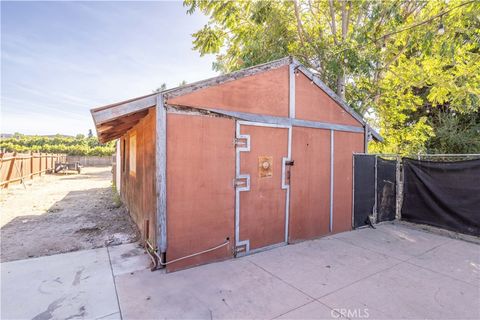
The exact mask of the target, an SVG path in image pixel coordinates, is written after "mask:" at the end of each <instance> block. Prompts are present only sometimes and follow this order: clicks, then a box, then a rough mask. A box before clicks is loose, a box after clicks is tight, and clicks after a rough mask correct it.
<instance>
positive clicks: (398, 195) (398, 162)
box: [395, 156, 404, 220]
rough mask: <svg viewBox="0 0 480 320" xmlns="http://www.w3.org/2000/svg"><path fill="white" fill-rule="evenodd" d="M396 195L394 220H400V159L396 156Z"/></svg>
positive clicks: (401, 180)
mask: <svg viewBox="0 0 480 320" xmlns="http://www.w3.org/2000/svg"><path fill="white" fill-rule="evenodd" d="M395 169H396V170H395V180H396V188H395V189H396V194H395V219H396V220H400V219H401V218H402V200H403V182H404V181H403V179H402V171H403V170H402V157H400V156H397V166H396V168H395Z"/></svg>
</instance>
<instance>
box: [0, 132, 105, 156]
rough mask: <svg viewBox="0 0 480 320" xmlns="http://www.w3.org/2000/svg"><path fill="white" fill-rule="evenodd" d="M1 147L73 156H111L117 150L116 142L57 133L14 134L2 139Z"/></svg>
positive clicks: (14, 150)
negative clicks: (49, 134)
mask: <svg viewBox="0 0 480 320" xmlns="http://www.w3.org/2000/svg"><path fill="white" fill-rule="evenodd" d="M0 149H2V150H5V151H7V152H21V153H25V152H30V151H33V152H46V153H65V154H67V155H71V156H110V155H112V154H113V153H114V152H115V146H114V142H109V143H107V144H101V143H99V142H98V139H97V137H94V136H91V137H85V135H83V134H78V135H77V136H76V137H66V136H61V135H56V136H53V137H50V136H49V137H45V136H27V135H22V134H18V133H16V134H14V135H13V137H12V138H8V139H1V140H0Z"/></svg>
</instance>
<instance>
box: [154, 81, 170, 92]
mask: <svg viewBox="0 0 480 320" xmlns="http://www.w3.org/2000/svg"><path fill="white" fill-rule="evenodd" d="M166 89H167V84H166V83H165V82H164V83H162V85H161V86H160V87H159V88H157V89H155V90H154V91H153V92H162V91H164V90H166Z"/></svg>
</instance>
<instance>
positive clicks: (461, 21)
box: [184, 0, 480, 153]
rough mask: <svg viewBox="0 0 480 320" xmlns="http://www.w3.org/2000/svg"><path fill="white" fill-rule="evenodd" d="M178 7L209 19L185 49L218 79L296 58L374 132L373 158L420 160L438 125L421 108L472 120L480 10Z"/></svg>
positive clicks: (440, 5) (312, 4)
mask: <svg viewBox="0 0 480 320" xmlns="http://www.w3.org/2000/svg"><path fill="white" fill-rule="evenodd" d="M184 5H185V6H187V7H188V10H187V12H189V13H192V12H194V11H195V10H200V11H202V12H203V13H204V14H206V15H208V16H209V22H208V23H207V24H206V25H205V26H204V27H203V28H202V29H201V30H199V31H198V32H196V33H194V34H193V37H194V39H193V44H194V48H195V49H196V50H198V51H199V52H200V53H201V54H202V55H203V54H210V53H213V54H216V55H217V61H216V62H215V64H214V68H215V69H216V70H219V71H222V72H230V71H234V70H237V69H240V68H244V67H248V66H251V65H255V64H258V63H263V62H267V61H270V60H273V59H276V58H281V57H284V56H286V55H294V56H296V57H297V58H299V60H300V61H301V62H302V63H303V64H305V65H306V66H307V67H309V68H310V69H312V70H314V71H315V72H316V73H317V74H318V76H319V77H320V78H321V79H322V80H323V81H324V82H326V83H327V85H329V86H330V87H331V88H332V89H334V90H336V92H337V94H338V95H339V96H341V97H343V98H345V99H346V100H347V102H348V103H349V104H351V105H352V107H354V108H355V109H356V110H357V111H358V112H359V113H361V114H362V115H364V116H367V118H369V119H370V121H371V122H372V125H373V126H375V127H380V128H381V131H382V134H383V135H384V137H385V138H386V143H385V144H382V145H379V144H375V145H373V146H372V147H373V148H374V149H375V150H377V151H387V150H392V151H393V150H395V152H401V153H410V152H418V151H424V150H425V148H426V145H427V142H428V141H429V139H431V138H433V137H434V135H435V132H436V130H435V128H434V127H433V126H434V125H435V124H436V122H433V121H431V119H430V118H431V116H430V115H428V114H427V115H425V114H422V113H421V112H417V111H418V110H420V109H425V110H427V107H428V108H436V107H437V106H439V105H446V106H448V107H449V108H454V109H455V110H458V112H475V111H478V90H477V89H478V88H479V85H478V75H479V74H480V72H478V71H479V69H478V68H479V66H478V61H479V56H478V55H479V47H478V46H479V41H478V37H479V36H480V35H479V32H478V30H479V22H480V21H479V18H478V16H477V15H478V12H479V10H480V3H479V2H475V1H463V2H461V1H460V0H457V1H454V0H452V1H449V2H448V3H447V2H446V1H429V2H425V1H410V0H390V1H370V0H366V1H349V0H337V1H334V0H328V1H326V0H321V1H313V0H294V1H285V2H281V1H249V2H234V1H208V0H185V1H184ZM476 12H477V14H476ZM440 24H441V26H442V27H443V31H444V34H442V35H439V34H438V33H437V30H438V29H439V27H440ZM452 56H454V57H455V59H454V61H455V62H453V63H451V62H452ZM424 69H425V70H426V72H422V70H424ZM468 73H470V75H468ZM400 79H401V80H400ZM452 82H453V83H452Z"/></svg>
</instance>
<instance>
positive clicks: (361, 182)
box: [353, 154, 375, 228]
mask: <svg viewBox="0 0 480 320" xmlns="http://www.w3.org/2000/svg"><path fill="white" fill-rule="evenodd" d="M353 161H354V178H353V179H354V190H353V193H354V197H353V201H354V202H353V227H354V228H358V227H361V226H364V225H366V224H367V223H366V221H367V218H368V215H370V214H372V213H373V207H374V205H375V156H374V155H365V154H355V155H354V156H353Z"/></svg>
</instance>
